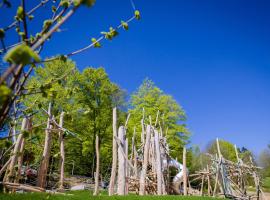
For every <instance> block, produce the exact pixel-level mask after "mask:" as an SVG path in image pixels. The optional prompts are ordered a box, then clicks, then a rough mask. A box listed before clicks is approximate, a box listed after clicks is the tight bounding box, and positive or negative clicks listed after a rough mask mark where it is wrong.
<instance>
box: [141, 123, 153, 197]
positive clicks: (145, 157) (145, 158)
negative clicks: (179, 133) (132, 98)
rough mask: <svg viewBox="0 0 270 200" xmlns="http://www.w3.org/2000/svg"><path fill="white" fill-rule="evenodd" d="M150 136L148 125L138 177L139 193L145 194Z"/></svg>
mask: <svg viewBox="0 0 270 200" xmlns="http://www.w3.org/2000/svg"><path fill="white" fill-rule="evenodd" d="M150 136H151V126H150V125H148V126H147V128H146V140H145V144H144V154H143V165H142V171H141V177H140V191H139V195H144V194H145V177H146V172H147V166H148V154H149V145H150Z"/></svg>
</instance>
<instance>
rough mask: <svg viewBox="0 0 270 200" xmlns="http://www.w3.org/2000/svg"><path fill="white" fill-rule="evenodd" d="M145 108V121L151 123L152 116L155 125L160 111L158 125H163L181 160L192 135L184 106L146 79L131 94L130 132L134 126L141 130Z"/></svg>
mask: <svg viewBox="0 0 270 200" xmlns="http://www.w3.org/2000/svg"><path fill="white" fill-rule="evenodd" d="M143 109H144V116H145V123H150V119H149V116H150V117H151V119H152V120H151V121H152V124H153V125H154V124H155V120H156V116H157V112H159V118H158V123H157V126H160V127H162V130H163V134H164V135H166V137H167V141H168V143H169V145H170V150H171V155H172V157H174V158H176V157H177V158H178V159H180V160H181V159H182V149H183V146H184V145H185V144H187V143H188V139H189V135H190V134H189V131H188V130H187V128H186V125H185V124H184V122H185V120H186V115H185V112H184V110H183V109H182V107H181V106H180V105H179V104H178V103H177V102H176V101H175V100H174V99H173V97H172V96H170V95H167V94H165V93H164V92H163V91H162V90H161V89H159V88H158V87H157V86H156V85H155V84H154V82H153V81H151V80H149V79H145V80H144V81H143V83H142V84H141V86H140V87H139V89H138V90H137V91H136V92H134V93H133V94H132V95H131V100H130V109H129V113H130V114H131V118H130V122H129V124H128V127H129V129H128V130H129V132H132V131H133V127H136V130H137V133H139V132H141V123H140V122H141V119H142V118H143ZM131 130H132V131H131ZM129 134H130V135H131V134H132V133H129ZM139 135H140V134H138V136H139Z"/></svg>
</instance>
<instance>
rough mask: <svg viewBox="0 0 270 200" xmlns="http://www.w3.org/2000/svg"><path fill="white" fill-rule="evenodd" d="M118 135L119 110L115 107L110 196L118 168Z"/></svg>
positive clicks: (112, 192)
mask: <svg viewBox="0 0 270 200" xmlns="http://www.w3.org/2000/svg"><path fill="white" fill-rule="evenodd" d="M116 137H117V110H116V108H114V109H113V148H112V151H113V152H112V156H113V157H112V173H111V179H110V185H109V196H111V195H113V194H114V185H115V177H116V168H117V143H116V140H115V138H116Z"/></svg>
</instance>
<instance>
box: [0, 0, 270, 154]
mask: <svg viewBox="0 0 270 200" xmlns="http://www.w3.org/2000/svg"><path fill="white" fill-rule="evenodd" d="M33 2H35V1H33V0H32V1H31V3H33ZM134 2H135V4H136V7H137V8H138V9H139V10H140V11H141V15H142V20H141V21H139V22H132V24H130V30H129V31H128V32H124V31H121V32H120V35H119V37H118V38H116V39H115V40H113V41H112V42H108V41H106V42H105V43H104V45H103V48H101V49H90V50H89V51H87V52H85V53H82V54H80V55H79V56H75V57H73V59H74V60H75V61H76V63H77V65H78V67H79V68H80V69H83V68H84V67H86V66H94V67H99V66H103V67H105V69H106V71H107V72H108V74H109V76H110V78H111V79H112V81H114V82H116V83H117V84H119V85H120V86H121V87H122V88H124V89H126V90H127V91H128V92H129V93H130V92H132V91H134V90H135V89H136V88H137V87H138V86H139V85H140V83H141V82H142V80H143V79H144V78H145V77H149V78H150V79H152V80H153V81H154V82H155V83H156V84H157V86H159V87H160V88H161V89H162V90H163V91H164V92H166V93H168V94H171V95H172V96H173V97H174V98H175V99H176V100H177V101H178V102H179V103H180V104H181V105H182V106H183V108H184V110H185V111H186V113H187V117H188V120H187V125H188V127H189V129H190V131H191V132H192V139H191V140H192V143H193V144H199V145H201V146H204V145H206V144H207V143H208V142H209V141H210V140H212V139H215V138H216V137H219V138H223V139H226V140H229V141H231V142H233V143H235V144H237V145H238V146H240V147H241V146H245V147H247V148H249V149H251V150H253V151H255V153H258V152H259V151H261V150H262V149H264V148H266V145H267V144H268V143H270V137H269V136H270V106H269V105H270V1H268V0H265V1H263V0H256V1H254V0H219V1H217V0H212V1H210V0H204V1H201V0H197V1H194V0H189V1H186V0H170V1H154V0H147V1H145V0H134ZM29 7H30V6H29ZM1 12H2V11H1ZM132 14H133V10H132V7H131V5H130V0H116V1H108V0H97V2H96V5H95V6H94V7H93V8H92V9H86V8H82V9H80V10H79V12H78V13H77V14H75V15H74V17H73V18H72V19H71V20H70V21H69V22H68V23H67V24H66V25H65V26H64V27H63V29H64V30H65V31H64V32H62V33H57V34H56V35H55V37H54V38H53V39H52V40H51V41H50V42H48V44H47V45H46V46H45V50H44V52H43V56H44V57H45V56H49V55H54V54H57V53H63V52H69V51H73V50H75V49H77V48H80V47H81V46H83V45H86V44H87V43H88V42H89V41H90V39H91V37H97V36H98V35H99V32H100V31H104V30H107V29H108V27H109V26H111V25H112V26H115V25H117V24H118V23H119V21H120V20H121V19H127V18H129V17H130V16H131V15H132ZM4 15H5V16H4ZM41 15H42V16H43V17H45V16H49V14H48V12H47V11H46V10H44V11H43V12H42V13H41ZM6 16H7V15H6V13H5V12H2V14H1V13H0V17H1V19H3V18H2V17H6ZM38 17H41V16H39V15H37V18H38ZM9 21H10V19H9V20H8V19H7V20H4V22H6V23H5V24H8V22H9ZM1 24H2V20H1ZM36 24H38V23H36V22H33V24H32V28H31V29H33V30H34V29H36V30H39V28H40V27H39V26H37V25H36ZM30 26H31V25H30Z"/></svg>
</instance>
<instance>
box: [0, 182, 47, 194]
mask: <svg viewBox="0 0 270 200" xmlns="http://www.w3.org/2000/svg"><path fill="white" fill-rule="evenodd" d="M3 185H4V186H5V187H7V188H9V189H17V190H25V191H29V192H45V191H46V190H45V189H43V188H40V187H34V186H31V185H24V184H19V183H10V182H3Z"/></svg>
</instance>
